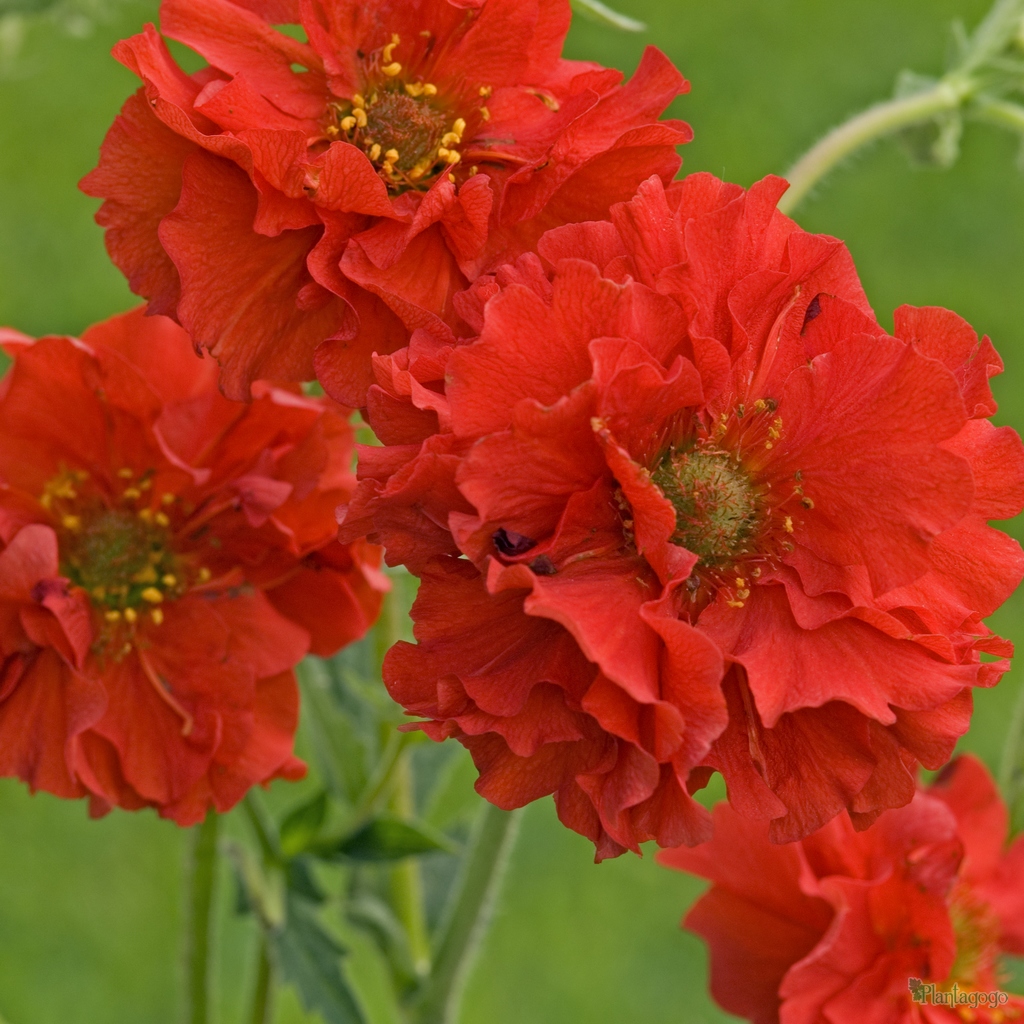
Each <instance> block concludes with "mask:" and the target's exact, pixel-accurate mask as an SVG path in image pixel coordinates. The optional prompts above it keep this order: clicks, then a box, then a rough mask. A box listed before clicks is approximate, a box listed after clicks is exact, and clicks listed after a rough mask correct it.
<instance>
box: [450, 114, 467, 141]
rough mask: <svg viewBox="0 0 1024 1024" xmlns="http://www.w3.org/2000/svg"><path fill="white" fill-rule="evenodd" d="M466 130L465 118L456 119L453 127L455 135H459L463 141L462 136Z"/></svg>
mask: <svg viewBox="0 0 1024 1024" xmlns="http://www.w3.org/2000/svg"><path fill="white" fill-rule="evenodd" d="M465 130H466V120H465V118H462V117H459V118H456V120H455V124H453V125H452V131H453V132H455V134H456V135H458V137H459V138H460V139H461V138H462V134H463V132H465Z"/></svg>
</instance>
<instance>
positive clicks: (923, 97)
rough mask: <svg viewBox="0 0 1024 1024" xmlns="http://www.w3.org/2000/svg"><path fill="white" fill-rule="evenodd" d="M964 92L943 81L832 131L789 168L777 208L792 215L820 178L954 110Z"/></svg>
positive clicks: (965, 89) (960, 85)
mask: <svg viewBox="0 0 1024 1024" xmlns="http://www.w3.org/2000/svg"><path fill="white" fill-rule="evenodd" d="M968 92H969V86H968V85H967V84H964V83H962V82H958V81H953V80H943V81H941V82H939V83H937V84H936V85H935V86H934V87H933V88H931V89H927V90H925V91H924V92H919V93H915V94H914V95H913V96H905V97H902V98H901V99H895V100H889V101H888V102H886V103H879V104H877V105H876V106H873V107H869V108H868V109H867V110H865V111H864V112H863V113H860V114H858V115H857V116H856V117H853V118H851V119H850V120H849V121H847V122H846V124H842V125H840V126H839V127H838V128H835V129H833V130H832V131H831V132H829V133H828V135H826V136H825V137H824V138H823V139H822V140H821V141H820V142H819V143H818V144H817V145H816V146H813V147H812V148H811V149H810V150H809V151H808V152H807V153H806V154H805V155H804V156H802V157H801V158H800V159H799V160H798V161H797V162H796V163H795V164H794V165H793V167H792V168H791V169H790V171H789V173H788V174H787V175H786V177H787V179H788V180H789V184H790V188H789V191H788V192H787V193H786V194H785V195H784V196H783V197H782V201H781V202H780V203H779V209H780V210H781V211H782V212H783V213H787V214H789V213H792V212H793V211H794V210H795V209H796V208H797V207H798V206H799V205H800V204H801V203H802V202H803V201H804V199H806V198H807V196H808V194H809V193H810V192H811V191H812V190H813V189H814V187H815V186H816V185H817V184H818V182H820V181H821V180H822V178H824V177H825V176H826V175H827V174H828V173H829V172H830V171H832V170H833V169H835V167H836V166H838V165H839V164H841V163H842V162H843V161H844V160H846V159H847V158H849V157H851V156H852V155H853V154H854V153H856V152H857V151H858V150H859V149H863V148H864V147H865V146H867V145H870V144H871V143H872V142H876V141H877V140H879V139H882V138H885V137H886V136H888V135H893V134H895V133H896V132H898V131H901V130H903V129H904V128H910V127H913V126H914V125H917V124H923V123H925V122H927V121H930V120H931V119H932V118H934V117H936V116H937V115H938V114H943V113H948V112H949V111H952V110H957V109H958V108H959V107H960V105H961V104H962V103H963V101H964V99H965V97H966V96H967V94H968Z"/></svg>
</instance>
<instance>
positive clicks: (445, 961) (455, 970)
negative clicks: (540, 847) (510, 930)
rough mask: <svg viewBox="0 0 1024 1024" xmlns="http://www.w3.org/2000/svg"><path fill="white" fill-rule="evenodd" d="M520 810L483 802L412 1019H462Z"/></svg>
mask: <svg viewBox="0 0 1024 1024" xmlns="http://www.w3.org/2000/svg"><path fill="white" fill-rule="evenodd" d="M520 814H521V812H519V811H513V812H509V811H503V810H501V808H499V807H495V806H494V805H493V804H485V805H484V809H483V811H482V812H481V815H480V819H479V821H478V823H477V828H476V833H475V835H474V839H473V846H472V849H471V850H470V852H469V856H468V858H467V860H466V863H465V865H464V867H463V872H462V876H461V879H460V881H459V888H458V895H457V896H456V898H455V901H454V903H453V904H452V905H451V909H450V912H449V916H448V918H447V920H446V921H445V922H443V924H442V927H441V931H440V935H439V938H438V942H437V946H436V954H435V958H434V967H433V971H432V973H431V975H430V977H429V979H428V980H427V983H426V984H425V985H424V987H423V989H422V990H421V991H420V993H419V996H418V998H417V1000H416V1003H415V1005H414V1007H413V1009H412V1012H411V1013H410V1021H411V1022H412V1024H455V1022H456V1020H457V1019H458V1010H459V1002H460V1000H461V997H462V991H463V989H464V987H465V983H466V980H467V978H468V976H469V971H470V968H471V967H472V966H473V961H474V959H475V958H476V954H477V953H478V952H479V949H480V946H481V943H482V941H483V937H484V935H485V933H486V931H487V926H488V924H489V923H490V918H491V913H492V911H493V909H494V903H495V900H496V898H497V895H498V892H499V889H500V887H501V881H502V878H503V876H504V873H505V868H506V867H507V866H508V860H509V856H510V855H511V852H512V847H513V846H514V844H515V839H516V833H517V831H518V828H519V819H520Z"/></svg>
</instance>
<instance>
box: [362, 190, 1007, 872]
mask: <svg viewBox="0 0 1024 1024" xmlns="http://www.w3.org/2000/svg"><path fill="white" fill-rule="evenodd" d="M784 187H785V185H784V183H783V182H781V181H780V180H779V179H767V180H766V181H764V182H761V183H760V184H758V185H756V186H755V187H754V188H752V189H751V190H750V192H749V193H745V192H744V191H743V190H742V189H740V188H738V187H736V186H731V185H725V184H723V183H722V182H719V181H717V180H716V179H714V178H712V177H711V176H710V175H694V176H692V177H690V178H688V179H686V180H685V181H683V182H679V183H676V184H674V185H672V186H671V187H670V188H669V189H667V190H666V189H665V188H664V187H663V185H662V183H661V182H660V181H658V180H657V179H652V180H651V181H649V182H647V183H645V185H644V186H643V187H642V188H641V190H640V192H639V193H638V195H637V197H636V198H635V199H634V200H633V201H631V202H629V203H627V204H623V205H621V206H617V207H616V208H614V209H613V211H612V218H611V222H602V223H589V224H579V225H569V226H566V227H562V228H557V229H555V230H553V231H551V232H550V233H548V234H547V235H546V236H545V237H544V238H543V239H542V240H541V242H540V245H539V253H540V257H541V258H542V259H543V261H544V262H543V263H542V262H541V259H539V258H538V257H536V256H530V255H527V256H524V257H522V258H521V259H520V260H519V261H518V262H517V263H516V264H515V265H514V266H508V267H505V268H503V269H502V270H500V271H499V272H498V274H497V275H496V276H495V277H493V278H483V279H481V280H479V281H478V282H477V284H476V285H475V286H474V287H473V289H472V290H471V291H470V292H469V293H468V294H467V295H466V296H463V297H462V298H461V299H460V308H461V310H462V312H463V315H464V316H465V318H466V319H467V322H470V323H472V324H473V325H474V326H475V328H476V329H477V330H478V331H479V332H480V333H479V338H478V339H477V340H475V341H473V342H471V343H462V344H458V345H456V346H454V347H453V346H451V345H448V344H446V343H444V342H443V341H442V340H441V339H432V338H430V337H429V336H427V335H425V334H420V335H418V336H417V337H414V339H413V342H412V344H411V345H410V347H409V349H408V350H407V351H403V352H402V353H399V354H396V355H395V356H393V357H387V358H380V359H378V360H377V363H376V366H377V372H378V379H379V385H378V386H377V387H376V388H373V389H371V391H370V395H369V399H368V404H369V410H370V416H371V421H372V422H373V423H374V424H375V425H376V424H380V425H381V429H380V436H381V438H382V440H384V441H385V442H386V447H384V448H382V449H375V450H373V449H367V450H365V451H364V452H363V453H362V456H361V458H362V459H363V466H362V468H361V470H360V474H361V477H362V482H361V484H360V488H359V491H358V492H357V494H356V497H355V498H354V500H353V502H352V503H351V505H350V506H349V510H348V516H347V519H346V522H345V525H344V526H343V535H352V536H354V535H357V534H359V533H362V532H367V533H370V534H371V535H372V536H374V537H375V538H376V539H378V540H380V541H381V542H382V543H383V544H384V545H385V547H386V548H387V551H388V555H387V557H388V558H389V559H391V560H401V561H404V562H406V564H408V565H409V566H410V567H411V568H412V569H413V571H416V572H418V573H420V574H422V575H423V579H424V582H423V587H422V589H421V599H420V603H419V605H418V606H417V608H416V609H415V610H414V616H415V617H416V618H417V620H418V623H419V632H418V634H417V635H418V637H419V638H420V640H421V643H420V645H419V646H418V647H415V648H413V647H407V646H400V647H399V648H398V649H396V651H395V652H394V653H393V654H392V657H391V658H390V660H389V662H388V666H387V681H388V684H389V686H390V687H391V690H392V693H393V694H394V695H395V696H396V698H397V699H398V700H399V701H401V703H403V704H404V705H405V706H406V707H407V709H408V710H409V711H410V712H411V713H415V714H420V715H423V716H425V717H427V718H429V719H432V720H434V721H435V722H436V723H438V724H437V725H435V726H432V727H431V728H432V729H433V731H434V732H435V733H436V734H447V735H454V736H458V737H459V738H460V739H461V740H462V742H464V743H466V745H467V746H469V747H470V749H472V750H473V751H474V754H475V755H476V756H477V762H478V765H479V766H480V768H481V772H482V778H481V783H480V786H481V791H482V792H483V793H485V795H487V796H489V797H490V798H491V799H494V800H495V801H496V802H498V803H504V804H507V805H512V804H514V803H517V802H520V803H521V802H524V801H525V800H528V799H533V798H534V797H535V796H537V795H539V793H540V792H542V791H544V790H545V787H546V789H547V791H555V792H557V793H558V801H559V808H560V812H561V813H562V816H563V820H565V821H566V823H567V824H570V825H571V826H572V827H574V828H578V829H579V830H580V831H582V832H584V833H585V834H587V835H590V836H592V837H593V838H594V839H595V842H597V843H598V846H599V850H601V851H603V852H604V853H605V854H606V853H607V852H609V851H613V852H614V851H616V850H619V851H620V850H621V849H622V848H623V847H633V848H635V847H636V845H637V843H638V842H641V841H643V840H644V839H651V838H656V839H658V840H659V841H660V842H664V841H666V840H667V839H668V837H669V836H670V835H671V836H673V837H675V841H674V842H671V843H669V845H678V843H680V842H684V841H686V842H694V841H701V836H702V835H703V834H705V833H704V831H703V830H704V829H705V828H706V826H705V825H704V824H701V818H700V814H699V813H698V812H697V810H695V809H694V807H693V806H692V805H691V804H690V802H689V800H690V798H689V796H688V795H687V791H689V792H693V790H694V789H696V788H699V787H700V786H702V785H703V784H705V782H706V781H707V779H708V778H709V777H710V775H711V773H712V772H713V771H719V772H721V773H722V775H723V776H724V777H725V779H726V782H727V784H728V788H729V796H730V800H731V801H732V802H733V804H734V805H735V806H736V807H737V808H738V809H739V810H741V811H742V812H743V813H745V814H747V815H749V816H751V817H754V818H761V819H771V822H772V824H771V835H772V837H773V839H774V840H775V841H777V842H787V841H792V840H794V839H798V838H800V837H801V836H804V835H807V834H809V833H810V832H813V831H815V830H816V829H818V828H820V827H821V826H822V825H823V824H825V823H826V822H827V821H829V820H830V819H831V818H833V817H834V816H835V815H836V814H838V813H839V812H840V811H842V810H843V809H849V811H850V812H851V814H852V815H853V819H854V821H855V823H856V824H857V826H858V827H866V826H867V825H869V824H870V823H871V821H873V820H874V818H875V817H877V815H878V814H879V813H880V812H881V811H882V810H883V809H885V808H887V807H898V806H901V805H903V804H905V803H907V802H908V801H909V800H910V799H911V798H912V797H913V793H914V774H913V773H914V768H915V765H916V764H917V763H918V762H920V763H923V764H925V765H927V766H928V767H930V768H937V767H939V766H940V765H942V764H943V763H944V762H945V761H946V759H947V758H948V757H949V755H950V753H951V752H952V749H953V746H954V743H955V741H956V738H957V737H958V736H960V735H961V734H962V733H963V732H964V731H965V730H966V728H967V725H968V721H969V717H970V711H971V688H972V687H974V686H990V685H993V684H994V683H995V682H996V681H997V680H998V679H999V677H1000V675H1001V674H1002V673H1003V672H1004V671H1005V669H1006V667H1007V662H1006V661H1005V660H995V659H990V660H989V661H983V659H982V655H983V654H989V655H995V656H996V658H997V659H1005V657H1007V656H1009V654H1010V653H1011V650H1012V649H1011V645H1010V644H1008V643H1007V642H1006V641H1004V640H1001V639H1000V638H998V637H995V636H993V635H992V634H991V633H990V632H989V630H988V629H987V628H986V627H985V625H984V624H983V622H982V619H983V618H984V617H985V616H987V615H989V614H991V613H992V612H993V611H994V610H995V609H996V608H997V607H998V606H999V605H1000V604H1001V603H1002V602H1003V601H1005V600H1006V598H1007V597H1009V595H1010V594H1011V593H1012V592H1013V590H1014V588H1015V587H1016V585H1017V584H1018V583H1019V582H1020V580H1021V577H1022V575H1024V558H1022V555H1021V551H1020V548H1019V547H1018V545H1017V544H1016V543H1015V542H1013V541H1012V540H1010V539H1009V538H1008V537H1006V536H1005V535H1003V534H1001V533H999V532H997V531H996V530H994V529H992V528H990V527H989V526H988V525H987V520H989V519H1001V518H1009V517H1012V516H1014V515H1016V514H1017V513H1018V512H1019V511H1020V510H1021V507H1022V506H1024V447H1022V445H1021V442H1020V439H1019V438H1018V437H1017V435H1016V434H1015V433H1014V432H1013V431H1012V430H1010V429H1008V428H1001V429H997V428H995V427H993V426H992V425H991V423H989V422H988V420H987V417H988V416H990V415H991V414H992V413H993V412H994V411H995V403H994V401H993V399H992V394H991V391H990V389H989V384H988V379H989V377H991V376H992V375H993V374H994V373H997V372H998V371H999V370H1000V369H1001V363H1000V361H999V358H998V356H997V355H996V354H995V352H994V350H993V348H992V346H991V344H990V342H989V341H988V339H984V340H981V341H979V339H978V337H977V335H976V334H975V332H974V331H973V330H972V329H971V328H970V326H969V325H967V324H966V323H965V322H964V321H963V320H961V319H960V318H959V317H957V316H956V315H955V314H953V313H950V312H948V311H946V310H940V309H921V310H915V309H910V308H903V309H901V310H899V311H898V312H897V315H896V328H895V335H894V336H889V335H887V334H886V332H885V331H883V330H882V329H881V327H879V325H878V323H877V322H876V320H875V318H874V315H873V314H872V312H871V309H870V306H869V305H868V303H867V300H866V298H865V296H864V293H863V291H862V289H861V287H860V283H859V281H858V279H857V275H856V272H855V270H854V267H853V263H852V260H851V259H850V256H849V253H848V252H847V251H846V249H845V248H844V247H843V246H842V244H841V243H839V242H837V241H836V240H835V239H831V238H827V237H824V236H818V235H811V234H808V233H806V232H804V231H801V230H800V229H798V228H797V226H796V225H795V224H794V223H793V222H792V221H790V220H788V219H787V218H786V217H784V216H782V215H781V214H780V213H778V211H777V210H776V209H775V202H776V200H777V198H778V196H779V195H780V194H781V192H782V190H783V189H784ZM349 531H350V533H349ZM460 556H463V557H460ZM471 621H472V622H478V621H486V622H487V623H489V625H488V629H487V639H486V643H485V644H483V645H482V646H481V647H480V650H479V655H478V656H477V655H476V654H473V648H472V647H471V645H469V644H468V643H466V642H465V641H463V640H462V639H459V640H456V639H455V638H456V637H458V638H462V636H463V630H466V629H468V628H469V623H470V622H471ZM499 623H504V624H505V626H504V627H503V626H500V625H499ZM541 623H543V630H546V631H547V632H545V633H544V636H545V637H549V638H550V639H549V640H545V641H544V642H545V643H551V644H557V645H560V646H559V648H558V649H559V650H560V651H567V650H570V649H571V650H572V651H573V652H574V655H573V656H574V657H575V658H576V659H578V661H577V662H574V663H573V664H574V665H575V666H576V667H574V668H573V671H572V673H571V681H569V677H568V676H566V675H565V674H564V673H565V669H566V665H567V664H568V661H567V660H566V659H567V657H568V656H567V655H566V656H562V655H561V654H560V655H559V656H558V657H557V667H556V668H552V667H550V666H549V664H548V662H549V660H550V659H552V658H555V653H554V648H553V647H552V648H550V649H549V647H546V646H543V645H542V643H541V639H540V637H539V634H537V633H536V631H538V630H541ZM503 630H504V631H503ZM543 630H542V632H543ZM570 638H571V639H570ZM471 655H472V657H471ZM584 664H585V665H586V671H584V668H583V667H582V666H583V665H584ZM497 666H501V673H500V674H496V672H497ZM587 672H589V675H587ZM560 673H561V674H560ZM512 692H514V693H515V694H516V698H515V700H512V698H511V696H510V694H511V693H512ZM538 693H545V694H547V695H548V697H547V698H546V699H552V700H553V699H555V697H557V698H558V700H560V701H562V702H564V705H565V708H566V711H565V712H564V713H563V714H562V715H561V717H560V718H558V719H557V720H558V721H559V722H561V723H563V724H562V725H560V726H559V731H557V737H556V735H555V734H554V733H549V732H548V731H546V730H549V729H550V728H551V727H550V725H549V723H550V722H552V721H554V720H555V719H554V718H552V716H551V715H550V714H548V713H545V714H544V715H542V714H540V713H539V712H536V713H535V710H534V708H533V705H531V704H530V703H529V699H528V698H530V695H531V694H532V695H534V696H533V697H532V698H530V699H533V700H539V697H537V696H536V694H538ZM570 721H571V723H572V724H571V726H570V724H568V723H569V722H570ZM595 729H596V730H598V734H599V735H600V736H602V737H603V738H604V740H605V742H606V744H607V747H606V748H600V749H598V748H595V746H594V743H593V736H592V734H593V730H595ZM584 741H586V744H587V746H586V749H587V751H588V754H587V757H586V758H583V759H582V760H581V761H578V760H575V758H576V754H575V753H574V754H573V755H572V757H569V756H568V753H567V752H569V751H577V750H578V749H579V748H578V744H580V743H583V742H584ZM572 744H576V745H577V746H573V745H572ZM595 750H596V752H595ZM616 751H617V753H615V752H616ZM627 752H628V757H626V753H627Z"/></svg>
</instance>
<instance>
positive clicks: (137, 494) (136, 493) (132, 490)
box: [124, 487, 142, 501]
mask: <svg viewBox="0 0 1024 1024" xmlns="http://www.w3.org/2000/svg"><path fill="white" fill-rule="evenodd" d="M141 497H142V491H140V490H139V489H138V487H128V488H127V489H126V490H125V492H124V500H125V501H138V500H139V498H141Z"/></svg>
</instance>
